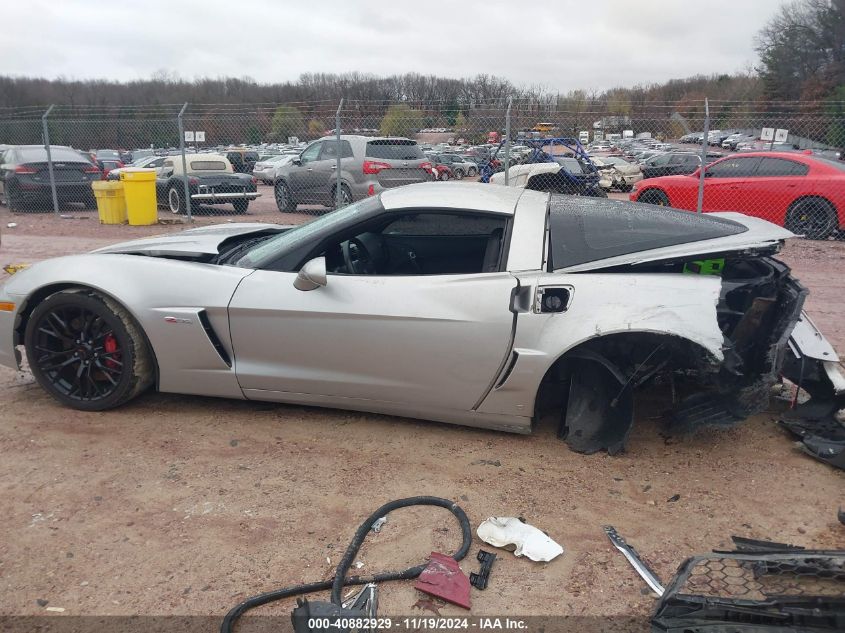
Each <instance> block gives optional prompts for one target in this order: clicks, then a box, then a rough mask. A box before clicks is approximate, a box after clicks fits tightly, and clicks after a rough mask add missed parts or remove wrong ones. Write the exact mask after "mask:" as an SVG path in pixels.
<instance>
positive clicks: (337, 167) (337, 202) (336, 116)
mask: <svg viewBox="0 0 845 633" xmlns="http://www.w3.org/2000/svg"><path fill="white" fill-rule="evenodd" d="M342 109H343V98H341V100H340V103H339V104H338V106H337V112H335V114H334V135H335V139H337V158H336V160H337V163H336V164H335V171H336V176H337V184H336V185H335V187H334V208H335V209H340V199H341V193H342V189H341V187H342V182H343V180H342V178H341V173H340V156H341V154H342V150H341V147H340V111H341V110H342Z"/></svg>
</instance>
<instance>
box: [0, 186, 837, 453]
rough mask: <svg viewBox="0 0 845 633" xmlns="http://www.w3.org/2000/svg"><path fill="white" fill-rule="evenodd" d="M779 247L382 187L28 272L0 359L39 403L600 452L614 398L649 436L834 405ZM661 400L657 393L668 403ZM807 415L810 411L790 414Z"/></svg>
mask: <svg viewBox="0 0 845 633" xmlns="http://www.w3.org/2000/svg"><path fill="white" fill-rule="evenodd" d="M790 237H792V233H790V232H789V231H787V230H785V229H783V228H781V227H778V226H775V225H774V224H770V223H769V222H766V221H764V220H761V219H758V218H752V217H747V216H744V215H741V214H738V213H709V214H706V215H696V214H690V213H686V212H681V211H677V210H674V209H668V208H664V207H657V206H653V205H645V204H637V203H631V202H622V201H613V200H607V199H589V198H584V197H576V196H566V195H556V194H552V195H550V194H544V193H540V192H537V191H529V190H525V189H520V188H515V187H499V186H496V185H489V184H480V183H448V184H445V183H426V184H421V185H413V186H409V187H401V188H391V189H389V190H387V191H384V192H382V193H381V194H378V195H375V196H371V197H368V198H365V199H364V200H362V201H360V202H358V203H355V204H352V205H349V206H347V207H345V208H343V209H341V210H338V211H335V212H333V213H329V214H326V215H324V216H322V217H320V218H318V219H316V220H314V221H313V222H311V223H308V224H303V225H300V226H297V227H290V226H279V225H274V224H224V225H218V226H207V227H201V228H195V229H189V230H187V231H184V232H181V233H176V234H169V235H164V236H158V237H152V238H145V239H138V240H135V241H131V242H125V243H122V244H117V245H115V246H110V247H107V248H102V249H100V250H98V251H95V252H93V253H89V254H85V255H75V256H70V257H62V258H58V259H52V260H47V261H43V262H39V263H37V264H34V265H33V266H32V267H30V268H28V269H26V270H24V271H22V272H19V273H17V274H15V275H14V276H12V277H11V278H10V279H9V280H8V281H7V282H6V283H5V284H3V285H2V286H0V363H2V364H4V365H8V366H11V367H16V366H18V365H19V364H20V361H21V354H22V351H21V349H22V350H23V353H25V354H26V357H27V360H28V364H29V367H30V368H31V370H32V372H33V374H34V375H35V378H36V379H37V381H38V382H39V384H40V385H41V386H42V387H43V388H44V389H45V390H46V391H47V392H48V393H50V394H51V395H52V396H53V397H54V398H55V399H56V400H58V401H59V402H60V403H62V404H64V405H66V406H69V407H73V408H76V409H82V410H88V411H98V410H103V409H109V408H111V407H116V406H118V405H121V404H124V403H126V402H128V401H129V400H131V399H132V398H134V397H135V396H137V395H138V394H140V393H141V392H143V391H145V390H147V389H149V388H151V387H154V388H156V389H157V390H159V391H163V392H176V393H183V394H199V395H205V396H220V397H226V398H239V399H248V400H264V401H273V402H290V403H299V404H308V405H315V406H322V407H334V408H343V409H352V410H360V411H371V412H377V413H384V414H390V415H399V416H406V417H411V418H423V419H429V420H438V421H443V422H451V423H455V424H464V425H469V426H480V427H487V428H491V429H500V430H505V431H512V432H516V433H529V432H531V430H532V428H533V427H534V424H535V422H536V421H537V420H538V419H539V418H541V417H545V416H552V417H554V418H555V419H557V420H558V421H559V425H560V435H561V437H563V438H565V439H566V441H567V442H568V443H569V445H570V446H571V447H572V448H573V449H575V450H577V451H582V452H588V453H589V452H594V451H598V450H601V449H606V450H608V451H610V452H617V451H619V450H622V448H623V447H624V445H625V441H626V439H627V437H628V433H629V431H630V429H631V425H632V423H633V419H634V418H633V402H634V392H635V390H636V389H637V388H638V387H640V386H644V385H649V384H657V385H672V386H673V387H675V386H677V391H676V390H675V389H674V388H673V390H672V392H673V394H674V393H678V394H681V395H679V397H678V398H677V399H676V400H675V402H674V410H673V413H672V416H671V421H672V422H671V428H672V429H674V430H678V431H688V430H689V429H691V428H695V427H698V426H703V425H730V424H735V423H737V422H739V421H740V420H742V419H743V418H744V417H746V416H749V415H752V414H754V413H756V412H759V411H761V410H764V409H765V408H766V407H767V405H768V396H769V393H770V391H771V387H772V386H773V385H774V384H775V383H776V382H777V381H778V380H779V378H780V376H781V375H784V376H786V377H787V378H789V379H790V380H792V381H793V382H794V383H796V384H803V386H804V388H805V389H806V390H807V391H808V392H809V393H811V394H812V395H813V398H814V402H815V400H816V399H820V400H823V401H824V400H831V399H833V398H835V397H836V394H841V393H842V392H845V378H843V376H842V374H841V373H840V371H839V365H838V363H837V357H836V354H835V352H834V351H833V350H832V349H831V347H830V345H829V343H827V341H826V340H825V339H824V337H823V336H822V335H821V334H820V333H819V332H818V331H817V330H816V329H815V327H814V326H813V325H812V323H811V322H810V320H809V319H808V318H807V317H806V315H803V314H802V306H803V303H804V299H805V296H806V290H805V289H804V288H803V287H802V286H801V285H800V283H799V282H798V281H797V280H795V279H794V278H793V277H792V276H791V275H790V274H789V269H788V268H787V267H786V266H785V265H784V264H782V263H780V262H779V261H778V260H777V259H775V258H774V257H772V255H773V253H775V252H776V251H777V250H778V248H779V247H780V246H781V244H782V243H783V240H784V239H786V238H790ZM667 389H668V387H667ZM811 408H813V407H811Z"/></svg>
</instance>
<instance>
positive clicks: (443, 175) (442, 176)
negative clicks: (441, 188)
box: [440, 171, 449, 182]
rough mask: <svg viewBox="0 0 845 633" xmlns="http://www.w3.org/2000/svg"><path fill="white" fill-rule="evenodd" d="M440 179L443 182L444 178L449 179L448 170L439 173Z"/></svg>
mask: <svg viewBox="0 0 845 633" xmlns="http://www.w3.org/2000/svg"><path fill="white" fill-rule="evenodd" d="M440 180H442V181H444V182H445V181H446V180H449V172H448V171H444V172H443V173H441V174H440Z"/></svg>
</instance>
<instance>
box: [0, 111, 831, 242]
mask: <svg viewBox="0 0 845 633" xmlns="http://www.w3.org/2000/svg"><path fill="white" fill-rule="evenodd" d="M843 113H845V108H843V107H841V104H840V105H839V106H837V104H830V103H829V102H828V103H825V104H819V103H807V102H790V103H783V102H780V103H773V102H772V103H768V102H767V103H758V102H755V103H751V102H740V101H736V102H734V101H719V102H709V103H708V102H706V100H703V99H700V100H687V101H684V102H678V103H672V104H667V103H640V104H631V103H627V102H626V103H621V104H616V103H611V102H601V103H598V102H592V101H589V100H581V101H578V100H574V99H569V100H564V99H557V100H550V101H549V102H547V103H536V102H526V101H520V100H498V101H495V102H490V103H467V104H457V103H450V104H447V103H440V102H437V103H411V102H403V103H387V102H382V101H345V102H344V101H342V102H340V103H338V102H330V101H323V102H307V103H286V104H253V105H209V104H177V105H158V106H137V107H133V106H120V107H117V106H115V107H112V106H70V105H56V106H51V107H50V108H41V107H27V108H6V109H0V152H2V176H1V177H0V201H2V203H3V204H5V205H6V206H7V207H8V208H9V209H10V210H11V211H12V212H14V213H30V212H54V213H57V214H63V213H67V212H70V211H73V212H78V211H84V210H85V209H88V210H93V209H95V208H96V205H95V200H94V197H93V195H92V182H95V181H97V180H101V179H107V180H108V179H111V180H115V179H119V177H120V173H121V170H124V169H126V168H127V167H129V166H132V167H137V168H140V169H147V170H154V171H155V173H156V199H157V202H158V213H159V214H160V215H159V217H166V216H171V215H179V214H184V215H187V216H189V217H193V216H198V215H220V216H227V217H228V216H241V219H242V220H244V221H252V220H260V221H276V222H285V223H289V222H302V221H307V220H308V218H309V217H310V216H315V215H319V214H323V213H326V212H328V211H331V210H332V209H334V208H337V207H338V206H343V205H346V204H349V203H351V202H354V201H357V200H361V199H363V198H366V197H368V196H372V195H376V194H378V193H379V192H381V191H383V190H385V189H389V188H392V187H397V186H401V185H405V184H411V183H415V182H424V181H428V180H440V181H452V180H455V181H457V180H470V181H476V180H480V181H482V182H491V183H495V184H501V185H508V186H513V187H525V188H530V189H538V190H543V191H555V192H560V193H565V194H574V195H586V196H596V197H606V196H610V197H613V198H620V199H631V200H636V201H640V202H647V203H652V204H661V205H668V206H672V207H676V208H680V209H684V210H687V211H691V212H695V211H699V210H700V211H704V212H710V211H737V212H741V213H745V214H748V215H753V216H756V217H760V218H763V219H766V220H769V221H771V222H774V223H776V224H779V225H782V226H786V227H787V228H790V229H791V230H793V231H795V232H796V233H799V234H802V235H806V236H808V237H813V238H824V237H830V236H834V235H837V234H838V231H839V229H840V228H841V227H845V162H842V148H843V146H845V114H843ZM702 164H703V165H705V169H704V170H702V169H701V166H702Z"/></svg>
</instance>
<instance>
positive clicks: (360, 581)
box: [220, 497, 472, 633]
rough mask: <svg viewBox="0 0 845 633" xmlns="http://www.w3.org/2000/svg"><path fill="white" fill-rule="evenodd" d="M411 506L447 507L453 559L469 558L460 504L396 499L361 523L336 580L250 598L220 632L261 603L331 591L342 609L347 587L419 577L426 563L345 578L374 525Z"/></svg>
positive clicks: (231, 613) (467, 533)
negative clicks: (453, 528) (456, 539)
mask: <svg viewBox="0 0 845 633" xmlns="http://www.w3.org/2000/svg"><path fill="white" fill-rule="evenodd" d="M409 506H439V507H441V508H446V509H447V510H449V512H451V513H452V514H454V515H455V517H456V518H457V519H458V522H459V523H460V524H461V536H462V542H461V546H460V548H458V551H457V552H455V553H454V554H452V558H454V559H455V560H461V559H462V558H464V556H466V555H467V552H468V551H469V547H470V545H471V543H472V529H471V528H470V524H469V518H468V517H467V515H466V512H464V511H463V510H462V509H461V507H460V506H458V504H457V503H454V502H453V501H449V500H448V499H442V498H441V497H408V498H407V499H397V500H396V501H391V502H389V503H385V504H384V505H383V506H381V507H380V508H379V509H378V510H376V511H375V512H373V513H372V514H371V515H370V516H369V517H368V518H367V520H366V521H364V522H363V523H362V524H361V527H359V528H358V531H357V532H355V536H354V537H353V538H352V542H351V543H349V547H347V548H346V552H345V553H344V555H343V558H341V559H340V563H338V565H337V570H336V571H335V576H334V579H333V580H324V581H321V582H312V583H310V584H307V585H294V586H293V587H285V588H284V589H276V590H275V591H268V592H267V593H262V594H258V595H257V596H253V597H252V598H247V599H246V600H244V601H243V602H241V603H240V604H239V605H237V606H236V607H234V608H232V610H231V611H229V613H227V614H226V617H225V618H223V623H222V624H221V625H220V633H232V630H233V628H234V626H235V622H237V620H238V618H240V617H241V616H242V615H243V614H244V613H245V612H246V611H248V610H250V609H254V608H255V607H259V606H261V605H262V604H267V603H268V602H274V601H276V600H281V599H283V598H290V597H291V596H298V595H302V594H305V593H312V592H314V591H323V590H325V589H331V590H332V602H333V603H334V604H336V605H338V606H340V604H341V595H340V592H341V590H342V589H343V587H344V586H348V585H365V584H367V583H370V582H384V581H386V580H407V579H409V578H416V577H417V576H419V575H420V574H421V573H422V571H423V569H425V567H426V564H427V563H423V564H422V565H417V566H415V567H409V568H408V569H406V570H405V571H393V572H384V573H381V574H375V575H373V576H350V577H349V578H347V577H346V574H347V572H348V571H349V568H350V567H351V566H352V562H353V561H354V560H355V556H356V554H357V553H358V550H359V549H360V548H361V545H362V544H363V542H364V539H365V538H367V534H369V532H370V528H371V527H372V526H373V524H374V523H375V522H376V521H378V520H379V519H380V518H381V517H383V516H385V515H387V514H388V513H389V512H392V511H393V510H398V509H399V508H407V507H409Z"/></svg>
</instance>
